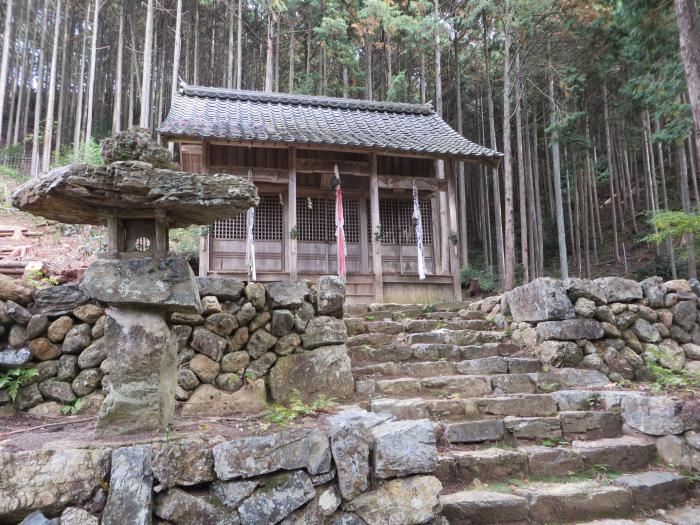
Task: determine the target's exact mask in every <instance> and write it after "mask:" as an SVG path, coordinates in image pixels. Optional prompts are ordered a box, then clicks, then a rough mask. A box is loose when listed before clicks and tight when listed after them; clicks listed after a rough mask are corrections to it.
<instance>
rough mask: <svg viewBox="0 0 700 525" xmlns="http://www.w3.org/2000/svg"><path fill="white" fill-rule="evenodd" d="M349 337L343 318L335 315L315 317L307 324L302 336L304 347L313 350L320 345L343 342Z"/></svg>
mask: <svg viewBox="0 0 700 525" xmlns="http://www.w3.org/2000/svg"><path fill="white" fill-rule="evenodd" d="M347 339H348V331H347V328H346V327H345V323H344V322H343V321H342V320H341V319H336V318H334V317H327V316H321V317H314V318H313V319H311V320H310V321H309V323H308V324H307V325H306V331H305V332H304V334H303V335H302V336H301V340H302V343H303V344H304V348H306V349H307V350H313V349H314V348H318V347H319V346H326V345H338V344H343V343H345V342H346V341H347Z"/></svg>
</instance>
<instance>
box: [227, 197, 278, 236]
mask: <svg viewBox="0 0 700 525" xmlns="http://www.w3.org/2000/svg"><path fill="white" fill-rule="evenodd" d="M253 236H254V237H255V240H256V241H281V240H282V203H281V202H280V198H279V195H261V196H260V204H258V207H257V208H255V226H254V227H253ZM213 237H214V238H215V239H220V240H244V239H245V238H246V213H245V212H243V213H239V214H238V215H236V216H235V217H233V218H232V219H226V220H223V221H216V222H215V223H214V230H213Z"/></svg>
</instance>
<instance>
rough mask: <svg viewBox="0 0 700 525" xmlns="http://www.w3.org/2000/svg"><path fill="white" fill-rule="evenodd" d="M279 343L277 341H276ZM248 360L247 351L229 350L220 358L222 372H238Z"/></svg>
mask: <svg viewBox="0 0 700 525" xmlns="http://www.w3.org/2000/svg"><path fill="white" fill-rule="evenodd" d="M278 344H279V343H278ZM249 362H250V356H249V355H248V352H231V353H230V354H226V355H225V356H224V357H223V358H222V359H221V371H222V372H225V373H227V372H239V371H241V370H242V369H244V368H245V367H246V365H247V364H248V363H249Z"/></svg>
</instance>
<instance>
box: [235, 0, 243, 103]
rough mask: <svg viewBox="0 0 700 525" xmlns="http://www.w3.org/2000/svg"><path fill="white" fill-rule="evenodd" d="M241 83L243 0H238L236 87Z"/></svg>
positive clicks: (239, 87)
mask: <svg viewBox="0 0 700 525" xmlns="http://www.w3.org/2000/svg"><path fill="white" fill-rule="evenodd" d="M242 83H243V0H238V27H237V30H236V89H241V86H242Z"/></svg>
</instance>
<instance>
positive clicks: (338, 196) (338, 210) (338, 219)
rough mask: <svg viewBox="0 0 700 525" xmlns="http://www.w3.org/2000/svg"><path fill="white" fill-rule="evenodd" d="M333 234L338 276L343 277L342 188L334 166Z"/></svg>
mask: <svg viewBox="0 0 700 525" xmlns="http://www.w3.org/2000/svg"><path fill="white" fill-rule="evenodd" d="M334 169H335V178H336V186H335V236H336V238H337V240H338V276H339V277H341V278H342V279H345V255H346V246H345V218H344V217H343V189H342V186H341V184H340V173H338V166H337V165H336V166H335V168H334Z"/></svg>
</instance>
